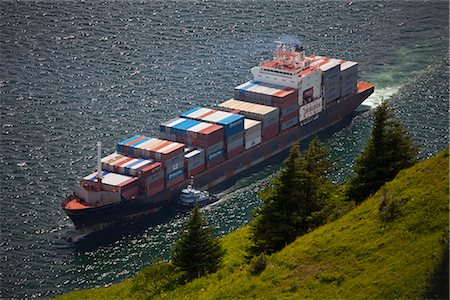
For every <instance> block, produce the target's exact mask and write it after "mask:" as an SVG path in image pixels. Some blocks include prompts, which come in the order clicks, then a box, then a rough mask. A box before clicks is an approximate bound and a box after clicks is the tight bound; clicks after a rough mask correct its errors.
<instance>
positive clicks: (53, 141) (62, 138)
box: [0, 0, 449, 299]
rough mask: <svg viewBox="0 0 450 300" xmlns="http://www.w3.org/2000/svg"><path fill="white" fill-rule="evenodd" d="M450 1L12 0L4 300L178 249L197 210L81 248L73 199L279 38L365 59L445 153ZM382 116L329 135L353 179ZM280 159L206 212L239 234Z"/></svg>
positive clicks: (427, 144)
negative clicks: (100, 160)
mask: <svg viewBox="0 0 450 300" xmlns="http://www.w3.org/2000/svg"><path fill="white" fill-rule="evenodd" d="M448 13H449V8H448V2H447V1H306V0H305V1H269V0H263V1H247V0H243V1H224V0H221V1H190V0H187V1H182V0H174V1H81V2H79V1H56V0H54V1H45V0H44V1H35V2H33V1H20V2H16V1H14V2H13V1H4V2H2V4H1V7H0V51H1V52H0V54H1V55H0V100H1V103H0V113H1V153H0V154H1V156H0V162H1V165H2V172H1V182H0V184H1V190H2V192H1V194H0V203H1V204H0V205H1V206H0V208H1V211H0V221H1V228H0V233H1V242H0V250H1V253H0V268H1V281H0V286H1V294H0V298H4V299H24V298H49V297H53V296H55V295H58V294H62V293H64V292H67V291H70V290H74V289H83V288H88V287H94V286H104V285H109V284H112V283H114V282H118V281H120V280H123V279H125V278H128V277H131V276H132V275H133V274H135V273H136V272H137V271H138V270H139V269H140V268H142V267H143V266H145V265H148V264H150V263H151V261H152V260H154V259H155V258H157V257H163V258H168V257H169V252H170V247H171V244H172V243H173V242H174V241H175V240H176V238H177V234H178V232H179V230H180V228H181V227H182V225H183V222H184V221H185V220H186V217H187V216H186V214H172V215H169V216H168V217H167V218H165V219H161V220H154V221H153V220H149V221H148V222H147V223H142V224H135V225H133V226H128V227H123V228H116V229H113V230H109V231H105V232H101V233H97V234H94V235H90V236H87V237H86V238H84V239H82V240H81V241H79V242H77V243H74V242H69V241H68V240H67V239H68V237H70V236H71V235H73V234H75V230H74V227H73V225H72V224H71V222H70V220H69V219H68V217H67V216H66V215H65V214H64V213H63V212H62V210H61V207H60V201H61V199H62V198H63V197H64V196H65V195H66V194H68V193H70V191H71V189H72V186H73V185H74V184H75V183H76V182H77V181H78V180H79V178H80V177H82V176H83V175H86V174H88V173H89V172H90V171H92V170H93V169H94V168H95V155H96V151H95V143H96V141H101V142H102V144H103V154H105V155H106V154H109V153H110V152H112V151H113V150H114V145H115V143H116V142H117V141H119V140H121V139H124V138H126V137H129V136H130V135H132V134H147V135H154V136H155V135H157V131H158V124H159V123H160V122H162V121H164V120H167V119H169V118H170V117H174V116H176V115H177V114H179V113H180V112H182V111H184V110H186V109H188V108H191V107H192V106H194V105H214V104H217V103H219V102H220V101H222V100H225V99H228V98H231V97H232V95H233V88H234V87H235V86H237V85H238V84H240V83H242V82H244V81H247V80H250V79H251V74H250V71H249V70H250V68H251V67H252V66H254V65H256V64H258V63H259V62H260V61H261V60H263V59H267V58H270V57H271V51H272V50H273V48H274V41H276V40H279V39H282V40H300V41H301V42H302V43H303V44H304V45H305V47H306V48H307V52H308V53H313V54H318V55H325V56H332V57H338V58H344V59H348V60H355V61H358V62H360V65H359V68H360V69H359V70H360V71H359V75H360V78H361V79H362V80H367V81H371V82H373V83H375V84H376V92H375V93H374V95H373V96H371V97H370V98H369V99H368V100H367V101H366V104H367V105H370V106H376V105H377V104H378V103H379V102H380V101H381V100H382V99H385V100H388V101H389V103H390V104H391V105H392V106H393V107H394V109H395V111H396V113H397V115H398V117H399V118H400V120H401V121H402V122H403V124H404V125H405V126H406V128H407V129H408V130H409V132H410V133H411V135H412V137H413V138H414V141H415V143H417V144H418V145H419V146H420V156H421V157H422V158H425V157H429V156H431V155H433V154H435V153H436V152H438V151H439V150H441V149H443V148H444V147H445V146H446V145H448V133H449V132H448V124H449V122H448V112H449V110H448V109H449V107H448V98H449V90H448V82H449V74H448V65H449V61H448V55H449V53H448V49H449V48H448V46H449V44H448V30H449V26H448ZM370 126H371V121H370V112H366V113H363V114H360V115H358V116H356V117H355V118H354V119H353V120H352V121H351V122H350V123H348V124H345V126H344V127H343V128H341V129H340V130H338V131H336V132H334V133H333V134H329V135H328V136H327V137H326V143H327V144H328V145H329V146H330V147H331V149H332V155H333V156H334V157H339V158H340V159H341V160H340V163H341V166H342V170H341V171H339V172H337V173H336V174H334V180H336V181H341V180H344V179H345V178H346V176H347V175H348V174H349V173H350V171H351V166H352V163H353V161H354V158H355V157H356V155H357V154H358V152H359V151H360V149H361V148H362V147H363V146H364V144H365V142H366V141H367V137H368V135H369V134H370ZM280 166H281V164H280V162H279V161H278V162H271V163H270V165H268V166H266V167H265V168H260V169H259V170H256V171H255V172H253V173H248V174H245V175H244V176H241V178H239V179H238V180H236V181H234V182H232V183H231V184H229V185H228V186H226V187H222V188H218V189H217V190H215V192H217V193H219V195H220V197H221V201H220V202H218V203H216V204H214V205H212V206H211V207H208V208H206V209H205V210H204V213H205V216H206V218H207V220H208V221H209V222H210V223H211V224H213V225H215V226H216V230H217V232H218V234H225V233H227V232H230V231H232V230H235V229H236V228H239V227H240V226H242V225H244V224H246V223H247V222H249V220H251V218H252V217H251V212H252V210H253V209H254V208H255V207H257V206H258V205H260V200H259V199H258V197H257V192H258V191H259V190H260V188H261V186H263V185H264V184H265V183H267V182H268V180H270V178H271V176H273V174H275V173H276V171H277V170H278V169H279V168H280Z"/></svg>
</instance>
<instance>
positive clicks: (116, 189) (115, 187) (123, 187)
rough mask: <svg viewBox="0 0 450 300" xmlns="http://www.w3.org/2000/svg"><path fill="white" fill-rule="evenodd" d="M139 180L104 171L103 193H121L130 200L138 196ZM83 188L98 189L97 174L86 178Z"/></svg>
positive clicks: (82, 182)
mask: <svg viewBox="0 0 450 300" xmlns="http://www.w3.org/2000/svg"><path fill="white" fill-rule="evenodd" d="M138 182H139V179H138V178H137V177H130V176H125V175H121V174H116V173H111V172H108V171H102V191H106V192H112V193H119V194H120V195H122V197H123V198H125V199H127V200H130V199H134V198H135V197H136V196H137V195H138V191H139V183H138ZM81 186H82V187H84V188H85V189H88V190H89V189H90V190H96V189H97V172H95V173H92V174H91V175H88V176H86V177H84V178H83V179H82V180H81Z"/></svg>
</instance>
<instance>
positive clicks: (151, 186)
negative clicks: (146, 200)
mask: <svg viewBox="0 0 450 300" xmlns="http://www.w3.org/2000/svg"><path fill="white" fill-rule="evenodd" d="M138 176H139V179H140V186H141V188H143V189H144V190H145V193H146V194H147V196H153V195H155V194H157V193H159V192H161V191H162V190H164V168H163V165H162V164H161V163H160V162H154V163H153V164H151V165H149V166H146V167H145V168H143V169H142V170H140V172H139V173H138Z"/></svg>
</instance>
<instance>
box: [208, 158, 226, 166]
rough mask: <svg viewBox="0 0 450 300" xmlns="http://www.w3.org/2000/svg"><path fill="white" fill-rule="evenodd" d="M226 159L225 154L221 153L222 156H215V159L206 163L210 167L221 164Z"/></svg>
mask: <svg viewBox="0 0 450 300" xmlns="http://www.w3.org/2000/svg"><path fill="white" fill-rule="evenodd" d="M224 160H225V155H221V156H219V157H217V158H215V159H212V160H208V161H207V163H206V165H207V167H208V168H210V167H214V166H215V165H218V164H220V163H221V162H223V161H224Z"/></svg>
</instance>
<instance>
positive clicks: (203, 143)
mask: <svg viewBox="0 0 450 300" xmlns="http://www.w3.org/2000/svg"><path fill="white" fill-rule="evenodd" d="M167 132H171V133H167ZM172 134H173V136H169V135H172ZM160 136H161V137H162V138H168V137H173V138H174V139H175V140H176V141H178V142H183V143H185V144H186V145H190V146H195V147H201V148H207V147H209V146H211V145H213V144H217V143H218V142H220V141H223V140H224V129H223V126H220V125H216V124H210V123H206V122H200V121H196V120H191V119H185V118H176V119H172V120H171V121H170V122H165V123H162V124H161V125H160Z"/></svg>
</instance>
